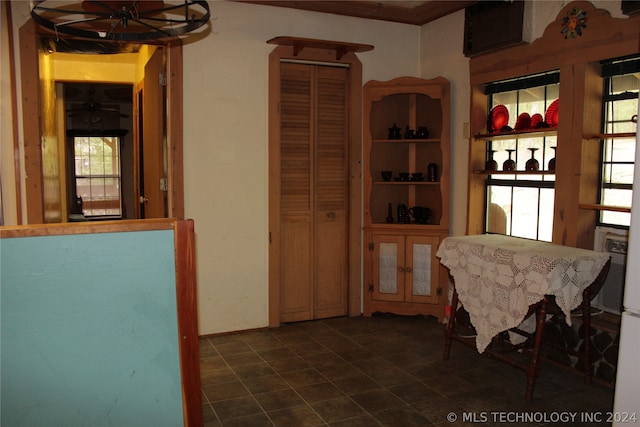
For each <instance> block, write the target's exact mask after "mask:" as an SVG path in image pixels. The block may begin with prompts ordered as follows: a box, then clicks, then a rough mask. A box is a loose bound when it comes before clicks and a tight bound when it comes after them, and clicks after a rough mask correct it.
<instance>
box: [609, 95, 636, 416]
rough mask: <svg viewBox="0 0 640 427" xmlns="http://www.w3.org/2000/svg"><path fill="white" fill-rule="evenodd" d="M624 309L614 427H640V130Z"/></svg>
mask: <svg viewBox="0 0 640 427" xmlns="http://www.w3.org/2000/svg"><path fill="white" fill-rule="evenodd" d="M639 113H640V105H639ZM623 306H624V311H623V312H622V321H621V322H622V323H621V326H620V348H619V352H618V370H617V377H616V390H615V399H614V404H613V410H614V413H613V414H612V415H613V417H612V421H613V425H614V426H629V425H640V127H638V130H636V159H635V168H634V177H633V199H632V204H631V226H630V227H629V248H628V252H627V274H626V283H625V289H624V300H623Z"/></svg>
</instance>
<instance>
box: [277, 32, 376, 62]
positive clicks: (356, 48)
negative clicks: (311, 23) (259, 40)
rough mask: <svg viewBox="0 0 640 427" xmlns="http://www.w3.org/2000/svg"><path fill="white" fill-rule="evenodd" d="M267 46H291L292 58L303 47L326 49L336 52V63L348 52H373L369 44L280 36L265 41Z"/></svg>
mask: <svg viewBox="0 0 640 427" xmlns="http://www.w3.org/2000/svg"><path fill="white" fill-rule="evenodd" d="M267 43H269V44H277V45H281V46H293V56H298V54H299V53H300V51H302V49H304V48H305V47H308V48H316V49H328V50H335V51H336V61H339V60H340V59H341V58H342V57H343V56H344V55H346V54H347V53H349V52H354V53H357V52H368V51H370V50H373V46H372V45H369V44H359V43H347V42H338V41H333V40H317V39H305V38H300V37H288V36H280V37H274V38H272V39H271V40H267Z"/></svg>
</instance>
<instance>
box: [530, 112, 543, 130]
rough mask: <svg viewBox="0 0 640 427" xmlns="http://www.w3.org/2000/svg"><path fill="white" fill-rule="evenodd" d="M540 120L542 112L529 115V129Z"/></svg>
mask: <svg viewBox="0 0 640 427" xmlns="http://www.w3.org/2000/svg"><path fill="white" fill-rule="evenodd" d="M542 120H543V119H542V114H540V113H535V114H534V115H533V116H531V124H530V125H529V126H530V127H531V129H535V128H536V125H537V124H538V123H540V122H541V121H542Z"/></svg>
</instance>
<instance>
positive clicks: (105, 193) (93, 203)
mask: <svg viewBox="0 0 640 427" xmlns="http://www.w3.org/2000/svg"><path fill="white" fill-rule="evenodd" d="M72 141H73V159H74V162H73V165H74V166H73V167H74V170H73V183H74V190H75V194H74V199H75V200H78V199H77V198H78V197H79V198H81V199H82V210H83V213H84V215H85V216H86V217H116V218H120V217H121V216H122V198H121V175H120V142H121V141H120V137H119V136H115V135H108V136H74V137H73V139H72ZM78 213H80V212H78Z"/></svg>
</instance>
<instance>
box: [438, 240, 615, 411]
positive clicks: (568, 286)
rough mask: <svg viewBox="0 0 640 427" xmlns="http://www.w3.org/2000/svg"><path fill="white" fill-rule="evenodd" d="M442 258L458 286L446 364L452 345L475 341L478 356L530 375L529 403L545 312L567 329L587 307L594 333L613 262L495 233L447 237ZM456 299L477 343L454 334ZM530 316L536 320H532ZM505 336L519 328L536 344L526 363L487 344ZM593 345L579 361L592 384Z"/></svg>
mask: <svg viewBox="0 0 640 427" xmlns="http://www.w3.org/2000/svg"><path fill="white" fill-rule="evenodd" d="M437 256H438V257H439V258H440V262H441V263H442V264H443V265H444V266H445V267H447V269H448V270H449V274H450V277H451V281H452V283H453V286H454V291H453V296H452V301H451V311H450V315H449V322H448V325H447V332H446V336H445V350H444V359H445V360H446V359H448V358H449V353H450V349H451V342H452V340H457V341H460V342H462V343H465V344H467V345H474V344H475V347H476V348H477V350H478V352H480V353H486V354H488V355H491V356H493V357H496V358H497V359H500V360H502V361H504V362H507V363H509V364H510V365H512V366H515V367H517V368H520V369H522V370H524V371H525V372H526V374H527V388H526V393H525V398H526V400H527V401H530V400H531V399H532V397H533V388H534V385H535V381H536V378H537V376H538V371H539V367H538V360H539V355H540V346H541V344H542V340H543V333H544V324H545V317H546V315H547V312H548V311H549V310H550V309H557V310H558V311H559V312H561V314H563V315H564V318H565V321H566V323H567V325H569V326H571V311H572V310H573V309H575V308H577V307H582V309H583V313H584V322H585V328H590V320H589V319H590V307H589V303H590V301H591V299H592V298H593V297H594V296H595V294H596V293H597V292H598V291H599V290H600V287H601V286H602V284H603V283H604V280H605V278H606V275H607V272H608V268H609V265H610V257H609V254H608V253H606V252H595V251H590V250H586V249H578V248H571V247H567V246H561V245H556V244H552V243H547V242H540V241H535V240H528V239H521V238H517V237H511V236H503V235H498V234H483V235H474V236H461V237H448V238H446V239H444V240H443V241H442V243H441V244H440V247H439V248H438V252H437ZM458 301H460V302H461V303H462V305H463V306H464V308H465V309H466V311H467V312H468V313H469V318H470V320H471V323H472V325H473V326H474V327H475V329H476V332H477V336H476V340H475V343H471V344H470V343H469V341H468V340H466V339H464V338H463V337H461V336H460V335H458V334H457V333H456V330H455V317H456V316H455V313H456V309H457V305H458ZM533 314H535V317H531V318H530V316H532V315H533ZM527 318H530V319H531V320H534V319H535V322H530V326H531V327H530V328H527V326H526V323H525V324H523V321H525V319H527ZM586 330H587V331H588V330H589V329H586ZM507 331H515V332H517V333H519V334H520V335H524V336H526V337H529V338H531V340H532V341H533V347H532V351H531V358H530V361H529V362H528V363H522V362H519V361H517V360H515V359H512V358H510V357H508V356H507V355H505V354H504V353H502V352H498V351H495V350H494V349H492V348H490V347H489V344H490V343H491V342H492V340H494V338H495V337H498V336H500V335H501V334H503V333H504V332H507ZM587 336H588V335H587ZM522 341H525V339H522ZM588 341H589V340H588V339H587V340H585V344H586V347H587V348H586V350H585V352H586V353H587V354H586V355H582V354H581V356H582V359H583V363H584V368H585V379H586V380H587V381H588V382H590V380H591V368H590V362H589V360H588V351H589V349H588ZM515 344H519V343H518V342H515Z"/></svg>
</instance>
